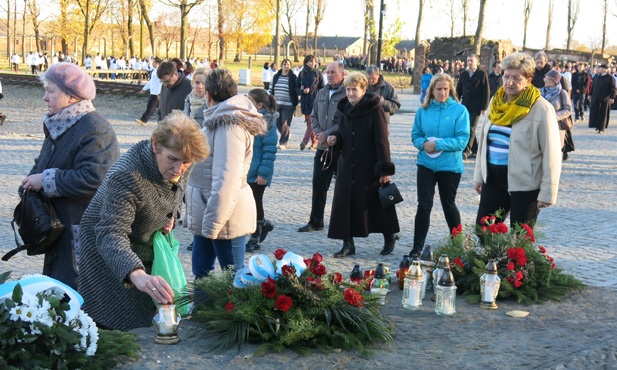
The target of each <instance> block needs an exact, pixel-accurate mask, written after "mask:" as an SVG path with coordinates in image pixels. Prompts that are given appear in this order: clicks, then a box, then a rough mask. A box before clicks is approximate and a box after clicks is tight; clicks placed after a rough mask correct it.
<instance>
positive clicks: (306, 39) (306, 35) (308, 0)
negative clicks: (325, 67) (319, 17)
mask: <svg viewBox="0 0 617 370" xmlns="http://www.w3.org/2000/svg"><path fill="white" fill-rule="evenodd" d="M311 1H312V0H306V25H305V28H304V55H308V54H309V27H310V26H311Z"/></svg>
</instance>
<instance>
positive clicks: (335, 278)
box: [330, 272, 343, 284]
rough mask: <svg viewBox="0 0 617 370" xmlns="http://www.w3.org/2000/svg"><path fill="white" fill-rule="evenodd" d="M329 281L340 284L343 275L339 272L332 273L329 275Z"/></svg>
mask: <svg viewBox="0 0 617 370" xmlns="http://www.w3.org/2000/svg"><path fill="white" fill-rule="evenodd" d="M330 281H332V283H334V284H340V283H342V282H343V275H341V274H340V273H339V272H335V273H334V274H332V275H330Z"/></svg>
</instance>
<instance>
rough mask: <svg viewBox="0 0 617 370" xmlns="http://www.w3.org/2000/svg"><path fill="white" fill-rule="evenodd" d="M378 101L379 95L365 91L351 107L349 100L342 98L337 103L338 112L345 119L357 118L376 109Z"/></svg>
mask: <svg viewBox="0 0 617 370" xmlns="http://www.w3.org/2000/svg"><path fill="white" fill-rule="evenodd" d="M379 101H380V99H379V95H377V94H375V93H372V92H368V91H367V92H366V94H364V96H363V97H362V99H360V101H359V102H358V104H356V105H351V103H350V102H349V99H348V98H347V97H344V98H343V99H341V101H340V102H339V103H338V110H339V112H341V113H342V114H343V115H345V116H346V117H347V118H354V117H359V116H362V115H365V114H367V113H368V112H370V111H372V110H373V109H375V108H377V107H378V106H379V104H380V103H379Z"/></svg>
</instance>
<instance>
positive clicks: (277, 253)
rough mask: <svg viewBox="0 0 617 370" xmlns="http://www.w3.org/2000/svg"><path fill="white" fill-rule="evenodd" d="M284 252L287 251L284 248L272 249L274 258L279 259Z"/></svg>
mask: <svg viewBox="0 0 617 370" xmlns="http://www.w3.org/2000/svg"><path fill="white" fill-rule="evenodd" d="M286 253H287V251H286V250H284V249H283V248H279V249H277V250H275V251H274V257H276V259H277V260H279V261H280V260H282V259H283V257H284V256H285V254H286Z"/></svg>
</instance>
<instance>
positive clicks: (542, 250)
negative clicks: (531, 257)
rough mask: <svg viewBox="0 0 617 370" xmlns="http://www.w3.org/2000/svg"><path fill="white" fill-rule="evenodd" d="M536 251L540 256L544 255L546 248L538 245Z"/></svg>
mask: <svg viewBox="0 0 617 370" xmlns="http://www.w3.org/2000/svg"><path fill="white" fill-rule="evenodd" d="M538 249H539V250H540V253H542V254H544V253H546V248H544V247H543V246H541V245H538Z"/></svg>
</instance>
